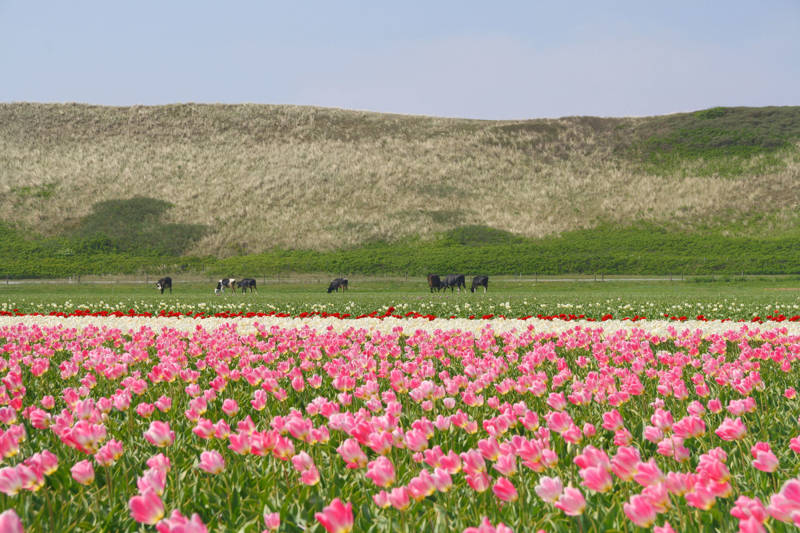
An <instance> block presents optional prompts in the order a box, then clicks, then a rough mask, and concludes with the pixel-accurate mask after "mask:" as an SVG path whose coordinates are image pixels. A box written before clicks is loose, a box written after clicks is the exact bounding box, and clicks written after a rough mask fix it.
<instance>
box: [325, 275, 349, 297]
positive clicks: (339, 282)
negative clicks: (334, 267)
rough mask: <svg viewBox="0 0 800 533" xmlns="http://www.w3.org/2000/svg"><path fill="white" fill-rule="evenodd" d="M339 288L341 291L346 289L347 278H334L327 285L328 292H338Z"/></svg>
mask: <svg viewBox="0 0 800 533" xmlns="http://www.w3.org/2000/svg"><path fill="white" fill-rule="evenodd" d="M339 289H342V291H346V290H347V278H336V279H335V280H333V281H331V284H330V285H328V293H332V292H333V291H336V292H339Z"/></svg>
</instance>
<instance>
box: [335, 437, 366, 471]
mask: <svg viewBox="0 0 800 533" xmlns="http://www.w3.org/2000/svg"><path fill="white" fill-rule="evenodd" d="M336 451H338V452H339V455H341V456H342V459H344V461H345V463H347V468H362V467H364V466H366V464H367V455H366V454H365V453H364V451H363V450H362V449H361V446H359V444H358V441H357V440H356V439H346V440H344V441H343V442H342V443H341V444H340V445H339V447H338V448H336Z"/></svg>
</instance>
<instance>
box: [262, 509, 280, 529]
mask: <svg viewBox="0 0 800 533" xmlns="http://www.w3.org/2000/svg"><path fill="white" fill-rule="evenodd" d="M264 526H266V528H267V531H277V530H278V528H279V527H281V515H280V513H264Z"/></svg>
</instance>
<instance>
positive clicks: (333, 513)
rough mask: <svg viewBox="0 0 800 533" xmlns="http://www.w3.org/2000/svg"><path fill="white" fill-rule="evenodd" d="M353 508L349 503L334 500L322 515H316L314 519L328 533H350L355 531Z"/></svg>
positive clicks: (337, 499)
mask: <svg viewBox="0 0 800 533" xmlns="http://www.w3.org/2000/svg"><path fill="white" fill-rule="evenodd" d="M352 508H353V506H352V504H350V503H349V502H348V503H347V504H344V503H342V501H341V500H339V498H334V499H333V501H332V502H331V503H330V504H329V505H328V506H327V507H325V508H324V509H323V510H322V512H321V513H315V514H314V517H315V518H316V519H317V521H318V522H319V523H320V524H322V527H324V528H325V530H326V531H328V533H349V532H350V531H352V529H353V511H352Z"/></svg>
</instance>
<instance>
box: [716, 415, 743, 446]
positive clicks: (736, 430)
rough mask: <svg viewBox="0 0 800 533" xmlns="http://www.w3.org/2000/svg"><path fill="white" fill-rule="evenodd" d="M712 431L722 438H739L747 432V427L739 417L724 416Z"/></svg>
mask: <svg viewBox="0 0 800 533" xmlns="http://www.w3.org/2000/svg"><path fill="white" fill-rule="evenodd" d="M714 433H715V434H716V435H717V436H718V437H719V438H721V439H722V440H727V441H731V440H739V439H741V438H742V437H744V435H745V433H747V427H745V425H744V423H743V422H742V419H741V418H728V417H725V420H723V421H722V423H721V424H720V425H719V427H717V429H716V431H714Z"/></svg>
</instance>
